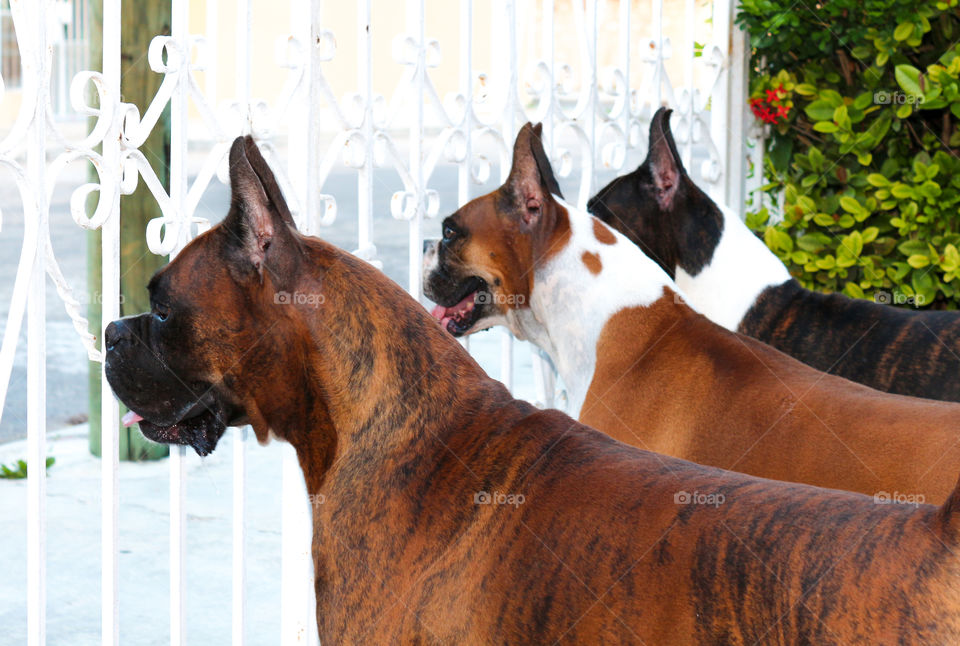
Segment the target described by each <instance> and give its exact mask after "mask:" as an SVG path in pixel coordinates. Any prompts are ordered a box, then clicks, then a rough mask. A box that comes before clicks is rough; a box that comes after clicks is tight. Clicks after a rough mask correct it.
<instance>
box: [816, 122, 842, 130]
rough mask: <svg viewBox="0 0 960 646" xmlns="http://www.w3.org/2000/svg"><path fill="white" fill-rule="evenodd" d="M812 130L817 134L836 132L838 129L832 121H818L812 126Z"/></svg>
mask: <svg viewBox="0 0 960 646" xmlns="http://www.w3.org/2000/svg"><path fill="white" fill-rule="evenodd" d="M813 129H814V130H816V131H817V132H836V131H837V130H839V129H840V127H839V126H837V124H835V123H834V122H832V121H818V122H816V123H815V124H813Z"/></svg>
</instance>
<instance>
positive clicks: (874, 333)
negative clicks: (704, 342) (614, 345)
mask: <svg viewBox="0 0 960 646" xmlns="http://www.w3.org/2000/svg"><path fill="white" fill-rule="evenodd" d="M669 119H670V111H669V110H666V109H663V108H661V109H660V110H659V111H658V112H657V113H656V115H654V118H653V122H652V123H651V124H650V152H649V154H648V156H647V159H646V161H644V162H643V164H641V165H640V167H639V168H637V170H635V171H634V172H632V173H630V174H628V175H624V176H623V177H618V178H617V179H615V180H613V181H612V182H611V183H610V184H609V185H607V186H606V187H605V188H604V189H603V190H601V191H600V192H599V193H597V195H596V196H595V197H594V198H593V199H592V200H590V202H589V204H588V207H587V208H588V209H589V210H590V211H591V212H592V213H593V214H594V215H596V216H597V217H599V218H600V219H601V220H603V221H604V222H606V223H607V224H609V225H610V226H612V227H614V228H615V229H618V230H619V231H621V232H622V233H623V234H624V235H626V236H627V237H628V238H630V239H631V240H632V241H633V242H635V243H636V244H638V245H639V246H640V247H641V248H642V249H643V250H644V251H645V252H646V253H647V255H649V256H650V257H651V258H653V259H654V260H656V261H657V262H658V263H659V264H660V266H661V267H663V268H664V270H666V271H667V273H669V274H670V276H671V277H675V278H676V281H677V284H678V285H679V286H680V288H681V289H682V290H683V291H684V293H685V294H686V295H687V297H688V298H689V299H690V302H691V303H692V304H693V305H694V306H695V307H697V308H698V309H699V310H700V311H701V312H703V313H704V314H706V315H707V316H708V317H710V318H711V319H712V320H714V321H715V322H717V323H719V324H721V325H723V326H724V327H726V328H727V329H730V330H735V331H738V332H742V333H743V334H747V335H749V336H752V337H754V338H757V339H760V340H761V341H764V342H765V343H769V344H770V345H772V346H774V347H775V348H778V349H780V350H782V351H783V352H786V353H787V354H789V355H791V356H793V357H795V358H797V359H799V360H800V361H803V362H804V363H806V364H809V365H811V366H813V367H815V368H817V369H819V370H823V371H825V372H830V373H832V374H837V375H840V376H842V377H846V378H847V379H851V380H853V381H857V382H860V383H862V384H866V385H868V386H871V387H873V388H876V389H878V390H884V391H887V392H893V393H900V394H902V395H914V396H917V397H928V398H930V399H943V400H950V401H960V379H958V375H960V315H958V314H957V313H956V312H940V311H932V310H916V309H912V310H911V309H903V308H898V307H893V306H892V305H891V303H890V300H891V298H892V296H891V294H890V293H889V292H878V294H877V298H878V299H879V300H878V301H877V302H870V301H865V300H862V299H854V298H848V297H846V296H844V295H842V294H821V293H819V292H813V291H810V290H807V289H804V288H803V287H801V286H800V283H798V282H797V281H796V280H794V279H793V278H791V276H790V274H789V272H788V271H787V268H786V267H784V266H783V264H782V263H781V262H780V260H779V259H778V258H777V257H776V256H775V255H774V254H773V253H772V252H771V251H770V250H769V249H767V247H766V245H764V244H763V243H762V242H761V241H760V240H759V239H757V237H756V236H755V235H753V233H752V232H751V231H750V230H749V229H747V227H746V225H745V224H744V223H743V221H741V220H740V218H739V217H738V216H737V215H736V214H735V213H733V212H731V211H729V210H728V209H722V208H720V207H718V206H717V205H716V204H715V203H714V202H713V201H712V200H711V199H710V198H709V197H707V195H706V193H704V192H703V191H701V190H700V188H698V187H697V185H696V184H694V183H693V181H692V180H691V179H690V177H689V176H688V175H687V173H686V171H685V170H684V168H683V164H682V163H681V161H680V155H679V154H678V153H677V148H676V145H675V144H674V143H673V135H672V134H671V132H670V126H669Z"/></svg>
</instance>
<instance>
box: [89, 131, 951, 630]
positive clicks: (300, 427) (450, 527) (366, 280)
mask: <svg viewBox="0 0 960 646" xmlns="http://www.w3.org/2000/svg"><path fill="white" fill-rule="evenodd" d="M230 176H231V183H232V186H233V205H232V207H231V210H230V213H229V215H228V216H227V217H226V219H225V220H224V221H223V222H222V223H221V224H219V225H217V226H216V227H213V228H212V229H211V230H210V231H208V232H206V233H204V234H203V235H201V236H199V237H198V238H197V239H196V240H194V241H193V242H192V243H190V245H188V246H187V247H186V248H185V249H184V250H183V251H182V252H181V253H180V254H179V255H178V256H177V257H176V259H175V260H174V261H173V262H172V263H170V265H169V266H167V267H166V268H164V269H163V270H161V271H160V272H158V273H157V275H156V276H155V277H154V278H153V280H151V282H150V287H149V289H150V299H151V304H152V311H151V312H148V313H145V314H141V315H139V316H133V317H128V318H124V319H120V320H119V321H115V322H113V323H112V324H111V325H110V326H109V329H108V330H107V335H106V338H105V347H106V357H107V358H106V362H107V363H106V370H107V375H108V378H109V380H110V384H111V386H112V387H113V389H114V391H115V392H116V393H117V394H118V396H119V397H120V399H121V400H123V401H124V402H125V403H126V404H127V405H128V406H129V407H130V409H131V410H132V411H136V413H135V414H134V415H139V416H142V418H143V419H142V421H141V422H140V425H141V429H142V430H143V431H144V433H145V434H146V435H147V436H148V437H150V438H153V439H157V440H159V441H162V442H168V443H178V444H189V445H191V446H193V447H194V448H195V449H197V451H198V452H199V453H206V452H209V451H211V450H213V449H214V448H215V446H216V444H217V440H218V439H219V438H220V436H221V435H222V434H223V432H224V427H225V425H226V424H228V423H243V422H247V421H249V422H250V423H251V424H253V428H254V431H255V432H256V434H257V437H258V438H259V439H260V440H262V441H265V440H266V438H267V437H268V435H269V434H270V432H272V433H274V434H275V435H276V436H277V437H279V438H281V439H284V440H286V441H288V442H290V443H291V444H293V446H294V447H295V448H296V450H297V455H298V456H299V458H300V464H301V466H302V467H303V472H304V476H305V478H306V483H307V488H308V490H309V492H310V493H311V494H313V498H314V499H315V500H322V501H323V502H322V503H320V504H316V505H315V506H314V508H313V523H314V542H313V559H314V566H315V573H316V592H317V622H318V624H319V629H320V636H321V642H322V643H323V644H334V643H337V644H427V643H430V644H440V643H444V644H505V643H510V644H517V643H529V644H556V643H564V644H600V643H604V644H638V643H646V644H651V645H653V644H671V645H672V644H717V643H727V644H730V643H741V644H754V643H816V644H840V643H845V644H850V643H865V642H870V643H874V644H879V643H889V644H894V643H896V644H903V643H911V642H912V643H926V644H933V643H937V644H948V643H957V642H958V641H960V585H958V582H960V493H957V494H954V495H953V496H952V497H951V499H950V501H949V502H948V503H947V504H945V505H944V506H942V507H939V508H937V507H933V506H930V505H917V506H914V505H896V504H891V505H877V504H874V501H873V500H871V499H870V498H867V497H864V496H861V495H857V494H849V493H842V492H835V491H825V490H822V489H816V488H813V487H807V486H802V485H793V484H784V483H780V482H771V481H767V480H761V479H757V478H751V477H747V476H743V475H739V474H734V473H729V472H725V471H721V470H718V469H711V468H708V467H702V466H698V465H695V464H691V463H689V462H684V461H682V460H677V459H674V458H669V457H664V456H659V455H655V454H652V453H648V452H646V451H641V450H638V449H635V448H632V447H629V446H626V445H624V444H621V443H619V442H616V441H614V440H612V439H611V438H609V437H607V436H606V435H604V434H602V433H599V432H597V431H594V430H593V429H590V428H587V427H586V426H583V425H581V424H578V423H577V422H576V421H574V420H572V419H570V418H569V417H567V416H566V415H564V414H562V413H560V412H557V411H541V410H537V409H536V408H534V407H533V406H531V405H529V404H527V403H525V402H522V401H517V400H515V399H513V398H512V397H511V396H510V394H509V393H508V392H507V390H506V389H505V388H504V387H503V386H502V385H501V384H499V383H498V382H496V381H494V380H493V379H490V378H489V377H487V376H486V374H484V372H483V370H481V369H480V367H479V366H478V365H477V364H476V363H475V362H474V361H473V360H472V359H471V358H470V356H469V355H468V354H467V353H466V352H465V351H464V350H463V349H462V348H461V347H460V346H459V344H458V343H457V342H456V341H454V340H453V338H451V337H450V335H449V334H447V333H445V332H443V331H442V330H440V329H439V328H438V326H437V325H436V323H434V322H433V321H432V320H431V319H430V317H429V315H428V314H427V313H426V312H425V311H424V310H423V308H422V307H420V305H419V304H418V303H416V302H415V301H413V300H412V299H411V298H410V297H409V296H408V295H407V294H406V293H405V292H404V291H403V290H402V289H401V288H400V287H398V286H397V285H396V284H394V283H393V282H391V281H390V280H389V279H388V278H386V277H385V276H384V275H383V274H382V273H381V272H379V271H377V270H376V269H374V268H373V267H371V266H370V265H368V264H367V263H365V262H363V261H362V260H359V259H357V258H354V257H353V256H351V255H350V254H348V253H346V252H343V251H341V250H339V249H337V248H335V247H333V246H332V245H329V244H327V243H325V242H323V241H322V240H319V239H317V238H309V237H306V236H303V235H300V234H299V233H298V232H297V231H296V230H295V228H294V226H293V223H292V221H291V219H290V214H289V211H288V210H287V207H286V206H285V204H284V201H283V196H282V195H281V194H280V191H279V189H278V187H277V184H276V182H275V181H274V179H273V176H272V174H271V173H270V169H269V168H268V167H267V165H266V163H265V162H264V161H263V159H262V158H261V157H260V155H259V153H258V151H257V149H256V146H255V145H254V144H253V142H252V140H250V139H247V140H246V141H244V140H243V139H238V140H237V142H235V143H234V146H233V148H232V150H231V152H230ZM284 291H285V292H288V293H290V294H293V293H299V294H303V295H306V296H312V298H286V299H282V300H280V299H277V294H278V293H280V292H284ZM278 300H279V301H280V302H278Z"/></svg>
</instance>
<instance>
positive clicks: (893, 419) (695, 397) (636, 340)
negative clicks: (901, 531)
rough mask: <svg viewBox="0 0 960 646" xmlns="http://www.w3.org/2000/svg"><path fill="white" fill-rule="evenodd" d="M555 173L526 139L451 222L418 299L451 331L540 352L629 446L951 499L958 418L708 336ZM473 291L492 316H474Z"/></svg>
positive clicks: (853, 487) (579, 403)
mask: <svg viewBox="0 0 960 646" xmlns="http://www.w3.org/2000/svg"><path fill="white" fill-rule="evenodd" d="M538 150H539V151H540V152H539V153H538V152H537V151H538ZM545 159H546V155H545V154H543V152H542V146H541V145H540V142H539V138H538V137H537V132H536V129H533V128H531V127H529V126H527V127H525V128H524V129H522V130H521V132H520V134H519V135H518V137H517V141H516V145H515V149H514V170H513V172H511V175H510V177H509V178H508V180H507V182H506V184H504V186H503V187H501V188H500V189H499V190H498V191H495V192H494V193H491V194H490V195H487V196H485V197H480V198H477V199H476V200H473V201H471V202H469V203H467V204H465V205H464V206H463V207H462V208H461V209H460V210H458V211H457V212H456V213H454V214H453V215H451V216H450V217H448V218H447V219H446V220H445V221H444V224H443V228H444V230H445V234H444V239H443V240H442V241H441V242H439V243H437V244H434V245H432V246H431V247H430V248H428V249H427V251H426V253H425V254H424V263H425V271H424V293H425V294H426V295H427V296H429V297H430V298H432V299H434V300H435V301H437V302H438V303H440V304H441V306H440V307H438V308H437V310H436V315H437V316H438V318H441V320H442V321H443V322H444V324H445V326H446V328H447V329H448V330H449V331H450V332H452V333H454V334H458V335H459V334H465V333H467V334H468V333H471V332H474V331H477V330H482V329H484V328H485V327H488V326H489V325H491V324H494V323H501V324H504V325H506V326H508V327H509V328H510V330H511V331H512V332H513V333H514V334H515V335H516V336H517V337H519V338H525V339H529V340H531V341H532V342H534V343H535V344H537V345H538V346H539V347H541V348H542V349H543V350H544V351H546V352H547V354H549V355H550V358H551V359H552V361H553V363H554V365H555V366H556V367H557V370H558V372H559V373H560V376H561V377H562V378H563V381H564V384H565V385H566V387H567V392H568V395H569V402H570V405H571V407H570V409H569V410H568V412H569V413H570V414H571V415H575V416H577V417H578V419H579V420H580V421H581V422H583V423H584V424H587V425H588V426H592V427H593V428H596V429H599V430H601V431H604V432H606V433H609V434H610V435H611V436H612V437H614V438H615V439H617V440H620V441H622V442H625V443H627V444H633V445H634V446H637V447H639V448H642V449H647V450H652V451H656V452H658V453H666V454H667V455H672V456H674V457H679V458H683V459H685V460H691V461H693V462H697V463H700V464H708V465H711V466H717V467H721V468H724V469H730V470H734V471H741V472H744V473H749V474H751V475H755V476H761V477H764V478H772V479H775V480H789V481H792V482H803V483H806V484H813V485H817V486H821V487H830V488H834V489H844V490H847V491H858V492H860V493H866V494H877V493H880V492H884V491H886V492H888V493H889V492H894V491H899V492H901V493H910V494H920V495H923V496H925V497H926V501H927V502H936V503H939V502H942V501H943V500H945V499H946V497H947V496H948V495H949V494H950V492H951V491H952V488H953V484H954V482H955V480H956V471H955V470H956V465H957V464H960V405H958V404H955V403H948V402H937V401H930V400H923V399H917V398H910V397H901V396H898V395H891V394H889V393H883V392H880V391H876V390H872V389H870V388H867V387H865V386H863V385H861V384H856V383H853V382H851V381H848V380H846V379H841V378H839V377H835V376H830V375H826V374H824V373H822V372H818V371H816V370H814V369H813V368H811V367H809V366H806V365H803V364H802V363H800V362H799V361H796V360H795V359H792V358H790V357H789V356H787V355H785V354H783V353H782V352H779V351H777V350H775V349H773V348H771V347H770V346H768V345H765V344H763V343H760V342H758V341H757V340H755V339H752V338H749V337H746V336H743V335H740V334H736V333H733V332H730V331H728V330H725V329H723V328H722V327H721V326H719V325H717V324H715V323H713V322H711V321H710V320H709V319H707V318H706V317H704V316H702V315H700V314H698V313H697V312H695V311H694V310H692V309H691V308H690V307H689V306H687V305H686V304H685V303H683V302H678V299H677V297H678V293H677V291H676V289H677V288H676V285H675V284H674V283H673V282H672V281H671V280H670V278H669V277H668V276H667V275H666V274H665V273H664V272H663V270H662V269H661V268H660V267H658V266H657V265H656V263H654V262H653V261H652V260H650V259H649V258H648V257H646V256H645V255H644V254H643V252H642V251H641V250H640V249H638V248H637V247H636V245H633V244H631V243H630V241H629V240H627V239H626V238H624V237H623V236H622V235H621V234H620V233H617V232H615V231H611V230H610V229H609V228H607V227H606V225H604V224H603V223H602V222H600V221H599V220H597V219H596V218H594V217H592V216H591V215H589V214H588V213H586V212H583V211H580V210H579V209H576V208H575V207H573V206H571V205H567V204H564V203H563V202H562V200H561V199H560V198H558V197H552V196H551V193H550V191H549V188H548V187H549V185H550V181H549V177H550V176H552V173H551V171H550V167H549V164H547V163H546V162H545V161H538V160H545ZM531 207H533V209H534V211H535V212H534V213H531V212H530V208H531ZM451 232H453V234H451ZM477 285H480V286H481V287H480V289H484V290H487V292H488V295H487V296H486V297H485V298H483V299H480V298H479V297H474V301H477V302H480V301H482V304H479V305H477V304H474V303H472V302H471V301H470V297H469V296H468V297H467V298H466V302H465V301H464V298H462V296H461V295H462V294H463V293H464V292H465V291H468V290H470V289H472V288H473V287H474V286H477ZM444 306H446V307H444ZM905 456H909V459H905Z"/></svg>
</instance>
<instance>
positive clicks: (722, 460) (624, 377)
mask: <svg viewBox="0 0 960 646" xmlns="http://www.w3.org/2000/svg"><path fill="white" fill-rule="evenodd" d="M691 402H697V404H696V405H691ZM958 418H960V408H957V407H956V405H954V404H952V403H945V402H936V401H929V400H923V399H914V398H908V397H897V396H891V395H888V394H886V393H881V392H878V391H875V390H872V389H870V388H866V387H864V386H862V385H860V384H856V383H853V382H851V381H847V380H846V379H840V378H838V377H835V376H832V375H825V374H823V373H821V372H818V371H816V370H814V369H812V368H810V367H809V366H806V365H804V364H802V363H800V362H799V361H797V360H795V359H793V358H791V357H789V356H787V355H785V354H783V353H781V352H779V351H777V350H775V349H774V348H772V347H770V346H767V345H765V344H763V343H760V342H758V341H756V340H755V339H752V338H750V337H746V336H743V335H740V334H736V333H733V332H729V331H727V330H725V329H723V328H721V327H720V326H718V325H715V324H713V323H711V322H710V321H709V320H707V319H706V318H705V317H703V316H701V315H699V314H697V313H696V312H694V311H693V310H691V309H690V308H688V307H687V306H685V305H679V304H676V303H675V302H674V294H673V292H671V291H670V290H668V289H667V290H665V293H664V296H663V297H662V298H660V299H659V300H657V301H656V302H655V303H653V304H652V305H650V306H649V307H632V308H626V309H623V310H621V311H619V312H617V313H616V314H615V315H614V316H612V317H611V318H610V320H609V321H608V322H607V324H606V325H605V326H604V329H603V332H602V333H601V335H600V339H599V341H598V343H597V363H596V370H595V371H594V375H593V381H592V382H591V385H590V390H589V391H588V392H587V396H586V399H585V401H584V404H583V408H582V409H581V412H580V421H581V422H583V423H585V424H588V425H590V426H593V427H594V428H597V429H600V430H602V431H605V432H607V433H609V434H610V435H612V436H613V437H614V438H616V439H618V440H620V441H622V442H626V443H628V444H633V445H634V446H638V447H640V448H643V449H647V450H650V451H656V452H658V453H665V454H667V455H672V456H676V457H679V458H683V459H686V460H691V461H693V462H698V463H700V464H709V465H712V466H718V467H722V468H724V469H730V470H734V471H741V472H744V473H749V474H751V475H755V476H761V477H764V478H771V479H775V480H786V481H791V482H803V483H807V484H813V485H817V486H820V487H830V488H833V489H842V490H846V491H859V492H861V493H865V494H870V495H872V494H875V493H877V492H881V491H887V492H894V491H898V492H900V493H906V494H919V495H922V496H923V499H925V500H926V502H928V503H940V502H943V501H944V500H945V499H946V498H947V495H948V494H949V493H950V491H951V490H952V489H953V487H954V484H955V482H956V465H957V464H960V444H958V443H957V441H956V438H957V429H958V426H960V423H958V421H957V420H958ZM905 455H909V456H910V459H909V460H905V459H904V458H903V456H905Z"/></svg>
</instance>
